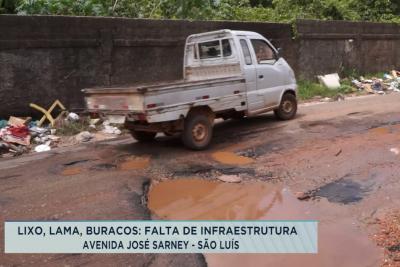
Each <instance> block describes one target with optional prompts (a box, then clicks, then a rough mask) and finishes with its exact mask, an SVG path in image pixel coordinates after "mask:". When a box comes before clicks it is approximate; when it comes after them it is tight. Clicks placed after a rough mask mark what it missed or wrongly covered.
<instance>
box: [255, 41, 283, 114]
mask: <svg viewBox="0 0 400 267" xmlns="http://www.w3.org/2000/svg"><path fill="white" fill-rule="evenodd" d="M251 44H252V47H253V52H254V58H255V59H256V72H257V82H256V84H257V85H256V86H257V93H258V95H259V97H260V98H263V101H264V107H265V108H267V107H272V106H276V105H278V104H279V100H280V95H281V92H282V89H284V86H285V74H286V72H285V67H284V65H283V62H281V61H282V60H283V59H280V58H279V57H278V55H277V53H276V52H275V49H273V48H272V46H271V45H270V44H269V43H267V42H266V41H265V40H263V39H251Z"/></svg>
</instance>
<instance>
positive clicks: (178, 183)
mask: <svg viewBox="0 0 400 267" xmlns="http://www.w3.org/2000/svg"><path fill="white" fill-rule="evenodd" d="M316 204H318V205H321V203H316ZM316 204H315V203H314V204H313V205H311V202H301V201H299V200H297V199H296V198H295V197H294V196H293V195H292V194H291V192H290V191H289V190H288V189H286V188H285V187H283V186H282V185H279V184H275V185H272V184H271V183H266V182H245V183H240V184H234V183H223V182H217V181H209V180H203V179H175V180H166V181H163V182H159V183H157V184H153V185H152V186H151V188H150V190H149V193H148V207H149V209H150V210H151V211H152V212H153V213H154V214H155V215H156V216H157V217H159V218H162V219H168V220H309V219H319V218H318V216H317V215H318V214H321V213H320V212H319V211H318V209H317V207H316V206H315V205H316ZM327 204H329V203H327ZM318 232H319V236H318V240H319V244H318V250H319V252H318V254H309V255H308V254H307V255H300V254H283V255H279V254H206V255H205V257H206V261H207V264H208V266H210V267H214V266H218V267H225V266H227V267H228V266H229V267H232V266H233V267H235V266H254V267H261V266H309V267H310V266H331V267H334V266H335V267H336V266H352V267H357V266H360V267H361V266H363V267H364V266H376V265H377V264H379V261H380V254H381V251H380V250H379V249H378V248H377V247H376V246H375V245H374V243H373V242H372V241H371V240H369V239H368V237H367V235H364V234H363V233H362V232H360V230H359V229H358V228H357V227H355V226H354V225H353V223H352V221H351V220H345V219H343V218H340V217H339V218H337V219H336V220H334V222H332V221H329V220H328V221H320V224H319V230H318Z"/></svg>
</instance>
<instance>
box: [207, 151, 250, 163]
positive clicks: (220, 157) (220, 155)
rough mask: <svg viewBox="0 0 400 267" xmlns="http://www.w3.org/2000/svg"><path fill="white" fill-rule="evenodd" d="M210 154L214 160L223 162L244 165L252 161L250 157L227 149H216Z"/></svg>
mask: <svg viewBox="0 0 400 267" xmlns="http://www.w3.org/2000/svg"><path fill="white" fill-rule="evenodd" d="M211 156H212V158H213V159H214V160H216V161H218V162H219V163H223V164H231V165H245V164H250V163H252V162H254V160H253V159H251V158H248V157H244V156H240V155H236V154H235V153H233V152H228V151H218V152H215V153H213V154H212V155H211Z"/></svg>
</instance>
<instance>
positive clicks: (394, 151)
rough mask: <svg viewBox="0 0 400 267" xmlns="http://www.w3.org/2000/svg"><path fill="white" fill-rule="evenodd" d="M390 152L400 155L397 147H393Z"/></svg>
mask: <svg viewBox="0 0 400 267" xmlns="http://www.w3.org/2000/svg"><path fill="white" fill-rule="evenodd" d="M390 152H392V153H394V154H396V155H398V154H399V153H400V150H399V149H398V148H397V147H392V148H391V149H390Z"/></svg>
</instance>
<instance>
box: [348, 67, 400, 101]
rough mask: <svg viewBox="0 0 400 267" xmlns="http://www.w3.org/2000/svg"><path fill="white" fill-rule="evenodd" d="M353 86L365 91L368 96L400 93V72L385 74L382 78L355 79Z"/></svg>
mask: <svg viewBox="0 0 400 267" xmlns="http://www.w3.org/2000/svg"><path fill="white" fill-rule="evenodd" d="M351 83H352V85H353V86H354V87H355V88H357V89H358V90H359V91H364V92H366V93H368V94H381V95H384V94H387V93H390V92H400V71H396V70H392V71H391V72H390V74H389V73H385V74H384V75H383V77H382V78H377V77H372V78H371V79H365V78H364V77H362V76H361V77H360V78H359V79H353V80H352V81H351Z"/></svg>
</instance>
